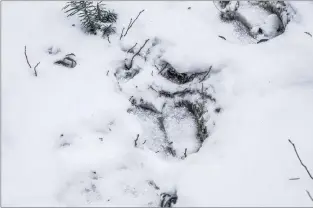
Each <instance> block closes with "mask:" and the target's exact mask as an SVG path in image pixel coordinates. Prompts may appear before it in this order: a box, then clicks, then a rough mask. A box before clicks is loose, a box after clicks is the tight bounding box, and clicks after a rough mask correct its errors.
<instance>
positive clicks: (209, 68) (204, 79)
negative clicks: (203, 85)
mask: <svg viewBox="0 0 313 208" xmlns="http://www.w3.org/2000/svg"><path fill="white" fill-rule="evenodd" d="M211 70H212V66H210V68H209V71H208V72H207V73H206V74H205V75H204V76H203V78H202V79H201V80H200V82H203V81H204V80H205V78H206V77H207V76H208V75H209V73H210V72H211Z"/></svg>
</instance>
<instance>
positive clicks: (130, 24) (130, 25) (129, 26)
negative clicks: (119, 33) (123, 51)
mask: <svg viewBox="0 0 313 208" xmlns="http://www.w3.org/2000/svg"><path fill="white" fill-rule="evenodd" d="M144 11H145V10H144V9H143V10H141V11H140V12H139V14H138V15H137V17H136V19H135V20H134V21H132V19H130V22H129V25H128V27H127V30H126V32H125V35H124V37H125V36H126V35H127V33H128V31H129V29H130V28H131V27H132V26H133V24H134V23H135V22H136V20H137V19H138V17H139V16H140V14H141V13H142V12H144Z"/></svg>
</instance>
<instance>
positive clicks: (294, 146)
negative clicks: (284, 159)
mask: <svg viewBox="0 0 313 208" xmlns="http://www.w3.org/2000/svg"><path fill="white" fill-rule="evenodd" d="M288 141H289V143H290V144H291V145H292V146H293V149H294V150H295V153H296V155H297V157H298V159H299V161H300V163H301V165H302V166H303V167H304V169H305V170H306V172H307V173H308V175H309V176H310V178H311V179H312V180H313V177H312V175H311V173H310V171H309V170H308V168H307V167H306V165H305V164H304V163H303V162H302V160H301V158H300V156H299V154H298V151H297V149H296V145H295V144H294V143H293V142H292V141H291V140H290V139H288Z"/></svg>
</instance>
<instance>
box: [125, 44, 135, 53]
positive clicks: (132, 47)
mask: <svg viewBox="0 0 313 208" xmlns="http://www.w3.org/2000/svg"><path fill="white" fill-rule="evenodd" d="M136 45H137V43H136V44H135V45H134V46H133V47H131V48H130V49H128V50H127V52H126V53H129V52H130V51H131V50H133V49H134V48H135V47H136Z"/></svg>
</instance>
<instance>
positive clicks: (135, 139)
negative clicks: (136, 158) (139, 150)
mask: <svg viewBox="0 0 313 208" xmlns="http://www.w3.org/2000/svg"><path fill="white" fill-rule="evenodd" d="M138 138H139V134H137V138H136V139H135V147H137V141H138Z"/></svg>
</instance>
